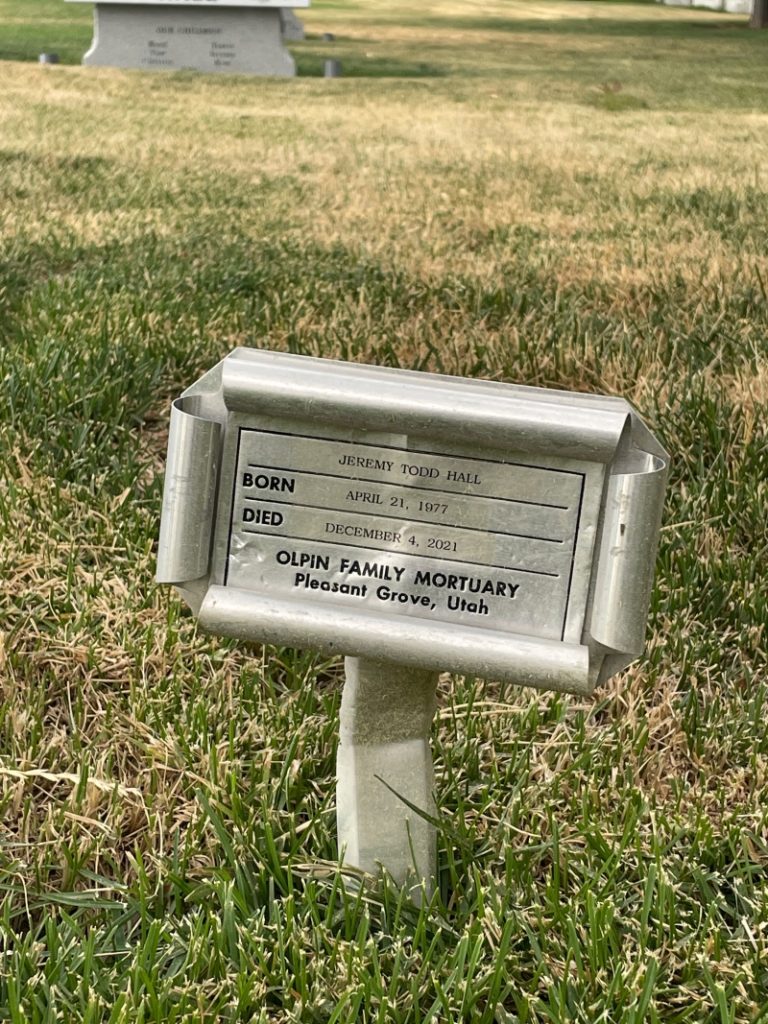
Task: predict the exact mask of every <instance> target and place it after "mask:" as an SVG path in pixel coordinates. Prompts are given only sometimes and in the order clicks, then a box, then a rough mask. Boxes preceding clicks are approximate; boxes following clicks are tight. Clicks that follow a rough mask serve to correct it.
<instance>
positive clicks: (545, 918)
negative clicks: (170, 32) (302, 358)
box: [0, 0, 768, 1024]
mask: <svg viewBox="0 0 768 1024" xmlns="http://www.w3.org/2000/svg"><path fill="white" fill-rule="evenodd" d="M480 7H481V5H478V4H474V3H471V2H470V0H444V2H437V0H432V2H426V3H423V4H420V5H415V4H413V3H409V4H406V3H405V2H403V0H396V2H392V3H388V2H386V0H356V2H352V0H350V2H341V0H339V2H334V3H322V2H317V3H315V4H314V6H313V7H312V9H311V10H310V11H308V12H306V14H303V15H302V16H303V17H304V20H305V22H306V26H307V29H308V33H309V35H308V39H307V40H306V42H304V43H301V44H297V45H296V46H295V47H292V49H293V50H294V53H295V54H296V56H297V60H298V64H299V69H300V71H301V72H302V76H303V77H301V78H299V79H296V80H293V81H267V80H259V79H247V78H241V77H233V78H225V77H216V78H213V77H205V76H197V75H194V74H190V73H177V74H163V73H154V74H145V73H141V72H126V71H117V70H111V69H88V68H82V67H80V66H77V61H78V60H79V58H80V56H81V55H82V53H83V52H84V50H85V49H86V48H87V46H88V43H89V41H90V9H89V8H88V7H87V6H85V7H84V6H82V5H71V6H70V5H65V4H64V3H62V2H59V0H34V2H32V0H26V2H24V0H0V58H2V60H1V61H0V380H2V382H3V390H2V394H3V405H2V413H1V414H0V453H2V466H3V471H2V474H1V475H0V578H1V579H2V586H1V587H0V687H1V690H0V698H1V700H0V897H1V900H2V902H1V903H0V1019H2V1020H8V1021H11V1022H14V1024H22V1022H28V1021H30V1022H41V1024H43V1022H53V1021H59V1020H61V1021H66V1022H81V1021H82V1022H89V1024H95V1022H101V1021H110V1022H144V1024H147V1022H158V1024H159V1022H169V1021H172V1022H190V1024H191V1022H199V1021H204V1022H213V1021H219V1020H221V1021H248V1022H258V1024H261V1022H264V1024H266V1022H269V1024H272V1022H279V1024H283V1022H285V1024H288V1022H306V1024H310V1022H318V1024H320V1022H322V1024H358V1022H362V1024H374V1022H377V1024H385V1022H386V1024H390V1022H393V1024H406V1022H408V1024H426V1022H428V1021H432V1022H461V1021H469V1022H477V1024H566V1022H569V1024H570V1022H577V1024H597V1022H605V1024H644V1022H647V1024H660V1022H664V1024H673V1022H674V1024H759V1022H761V1021H768V880H767V876H766V871H767V870H768V803H767V802H766V797H765V794H766V786H767V785H768V735H767V734H766V718H767V716H768V656H767V654H766V647H767V645H768V637H767V635H766V631H767V624H768V586H767V585H766V575H767V574H766V565H767V564H768V527H767V526H766V518H767V516H766V508H768V483H767V482H766V481H767V480H768V432H767V431H766V419H767V417H768V357H767V350H768V342H767V340H766V338H767V332H768V295H767V294H766V289H767V288H768V193H767V192H766V185H767V183H768V76H767V75H766V73H765V68H766V62H767V61H768V32H763V33H760V32H754V31H750V30H748V29H747V27H746V18H738V17H732V16H728V15H722V14H714V13H712V12H705V11H694V10H690V9H685V10H683V9H674V8H664V7H657V6H655V5H650V4H649V5H645V4H644V5H640V4H638V5H632V4H624V3H612V4H611V3H597V2H589V0H573V2H566V0H539V2H532V3H530V4H523V3H521V2H517V0H495V2H494V0H491V2H489V3H487V4H483V5H482V14H479V13H478V11H479V9H480ZM326 31H329V32H333V33H334V34H335V35H336V37H337V39H336V41H335V42H324V41H322V39H321V36H322V33H323V32H326ZM53 49H55V50H57V51H58V52H59V53H60V54H61V56H62V59H63V60H64V61H65V62H67V63H65V64H63V65H61V66H58V67H40V66H38V65H37V64H36V63H34V62H35V61H36V59H37V54H38V53H39V52H41V51H42V50H53ZM326 56H338V57H339V58H340V59H341V61H342V64H343V67H344V71H345V77H343V78H341V79H336V80H323V79H320V78H318V77H317V76H318V75H319V73H320V69H321V67H322V61H323V59H324V57H326ZM313 76H314V77H313ZM236 345H253V346H263V347H275V348H280V349H286V350H289V351H292V352H298V353H307V354H312V355H327V356H333V357H341V358H345V359H352V360H360V361H366V362H375V363H381V364H385V365H389V366H403V367H406V368H416V369H425V370H436V371H442V372H448V373H456V374H462V375H469V376H477V377H486V378H491V379H496V380H507V381H513V382H520V383H525V384H533V385H539V386H545V387H550V386H551V387H562V388H572V389H576V390H588V391H596V392H601V393H606V394H617V395H622V396H624V397H626V398H627V399H629V400H630V401H632V402H633V403H635V405H636V406H637V407H638V409H639V410H640V411H641V413H642V415H643V416H644V417H645V418H646V420H647V421H648V422H649V424H650V425H651V427H652V429H653V430H654V431H656V432H657V434H658V436H659V437H660V439H661V440H662V441H663V443H664V444H665V445H666V446H667V448H668V449H669V450H670V452H671V453H672V456H673V476H672V480H671V485H670V497H669V502H668V509H667V515H666V520H665V526H664V530H663V534H662V544H661V550H660V555H659V562H658V574H657V587H656V590H655V594H654V598H653V604H652V616H651V624H650V628H649V633H648V645H647V652H646V655H645V656H644V657H643V658H642V659H641V660H639V661H638V662H637V663H636V664H635V665H634V666H633V667H632V668H631V669H630V670H629V671H627V672H626V673H624V674H623V675H622V676H621V677H619V678H617V679H615V680H613V681H612V682H611V683H610V684H609V685H607V686H605V687H604V688H602V689H601V690H600V691H598V693H597V694H596V696H595V698H594V699H590V700H588V701H584V700H578V699H576V698H569V697H563V696H558V695H547V694H541V693H536V692H532V691H527V690H516V689H510V688H503V687H501V686H499V685H498V684H496V683H494V682H493V681H481V680H475V679H469V678H468V679H461V678H457V679H449V678H447V677H446V678H445V679H444V681H443V682H442V684H441V688H440V711H439V714H438V716H437V719H436V722H435V728H434V737H433V743H434V750H435V757H436V771H437V800H438V805H439V813H440V816H441V819H442V820H443V821H444V822H445V827H444V828H443V829H442V830H441V832H440V837H439V864H440V872H441V878H440V887H439V892H438V893H437V894H436V896H435V898H434V900H433V901H432V902H431V903H430V904H428V905H425V906H423V907H421V908H417V907H414V906H413V905H412V904H410V903H409V902H408V901H407V900H406V899H404V898H403V897H402V896H401V895H400V894H399V893H398V892H397V890H396V889H395V888H394V887H393V886H392V885H390V884H387V883H386V882H385V883H376V882H371V883H370V884H367V885H365V886H364V887H363V888H362V889H360V890H356V889H355V888H354V887H348V886H345V876H344V875H343V874H342V873H340V871H339V870H338V868H337V866H336V861H337V849H336V843H335V823H334V758H335V748H336V743H337V732H338V707H339V698H340V685H341V665H340V663H339V662H338V661H329V660H326V659H322V658H320V657H318V656H315V655H313V654H311V653H306V652H297V651H294V650H289V649H274V648H261V647H256V646H248V645H245V644H238V643H235V642H231V641H226V640H221V639H215V638H210V637H207V636H204V635H202V634H201V633H199V632H198V631H197V630H196V628H195V624H194V622H193V620H192V619H191V617H190V616H189V615H188V614H186V613H185V612H184V610H183V609H182V608H181V606H180V602H179V601H178V600H177V598H176V597H175V596H174V595H173V594H171V593H169V592H168V590H167V589H166V588H159V587H157V586H156V585H155V584H154V582H153V571H154V549H155V544H156V538H157V532H158V514H159V506H160V496H161V488H162V467H163V458H164V452H165V441H166V429H167V421H168V406H169V401H170V399H171V398H172V397H174V396H175V395H176V394H177V393H178V392H179V391H180V390H181V389H182V388H183V387H184V386H186V385H187V384H189V383H191V382H192V381H194V380H195V379H196V377H197V376H198V375H199V374H200V373H201V372H202V371H203V370H205V369H207V368H208V367H210V366H211V365H213V363H214V362H215V361H216V360H218V359H219V358H220V357H222V356H223V355H224V354H225V353H227V352H228V351H229V350H230V349H232V348H233V347H235V346H236Z"/></svg>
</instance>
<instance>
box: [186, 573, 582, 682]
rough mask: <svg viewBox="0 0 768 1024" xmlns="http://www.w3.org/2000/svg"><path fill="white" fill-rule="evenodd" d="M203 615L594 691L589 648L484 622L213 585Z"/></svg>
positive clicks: (230, 626) (282, 635) (207, 619)
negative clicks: (372, 610) (460, 622)
mask: <svg viewBox="0 0 768 1024" xmlns="http://www.w3.org/2000/svg"><path fill="white" fill-rule="evenodd" d="M198 621H199V623H200V625H201V626H202V628H203V629H205V630H207V631H208V632H210V633H215V634H217V635H224V636H231V637H236V638H239V639H241V640H253V641H257V642H258V643H274V644H287V645H288V646H293V647H305V648H311V649H313V650H319V651H323V652H325V653H328V654H347V655H354V656H357V657H364V658H373V659H377V660H380V661H381V660H385V661H394V662H397V663H398V664H401V665H409V666H411V667H413V668H422V669H431V670H435V671H450V672H457V673H460V674H463V675H478V676H482V677H485V678H488V679H499V680H505V681H507V682H512V683H516V684H518V685H519V686H533V687H536V688H537V689H542V690H561V691H564V692H567V693H579V694H588V693H590V692H591V691H592V682H591V680H590V672H589V649H588V648H587V647H585V646H581V645H579V644H564V643H552V642H550V641H547V640H538V639H536V638H534V637H527V636H518V635H515V634H512V633H499V632H495V631H493V630H486V629H474V628H473V629H467V628H457V627H456V626H454V625H453V624H451V623H448V622H433V621H423V620H416V619H410V618H406V617H404V616H402V617H401V616H395V615H381V614H377V615H375V616H373V615H368V614H366V613H365V612H360V611H356V610H350V609H346V608H342V607H335V608H328V609H326V608H320V607H318V606H317V605H314V604H312V603H311V602H309V601H302V600H300V599H284V600H276V599H274V598H270V597H263V596H261V595H259V594H257V593H252V592H251V591H247V590H240V589H237V588H235V587H221V586H210V587H208V589H207V591H206V593H205V597H204V598H203V601H202V606H201V608H200V612H199V617H198Z"/></svg>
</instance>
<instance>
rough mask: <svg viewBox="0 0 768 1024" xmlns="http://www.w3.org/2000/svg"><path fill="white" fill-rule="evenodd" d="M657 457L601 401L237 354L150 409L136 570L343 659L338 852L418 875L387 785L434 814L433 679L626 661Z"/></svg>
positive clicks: (208, 616)
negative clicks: (160, 464)
mask: <svg viewBox="0 0 768 1024" xmlns="http://www.w3.org/2000/svg"><path fill="white" fill-rule="evenodd" d="M668 461H669V460H668V456H667V453H666V452H665V451H664V449H663V448H662V447H661V445H659V443H658V442H657V441H656V440H655V438H654V437H653V435H652V434H651V433H650V432H649V431H648V429H647V428H646V427H645V425H644V424H643V423H642V421H641V420H640V418H639V417H638V415H637V413H636V412H635V411H634V409H632V407H631V406H630V405H629V404H628V403H627V402H625V401H624V400H622V399H617V398H605V397H601V396H593V395H582V394H573V393H569V392H560V391H550V390H543V389H537V388H527V387H518V386H514V385H506V384H498V383H494V382H488V381H475V380H464V379H462V378H455V377H444V376H440V375H436V374H424V373H414V372H410V371H402V370H393V369H388V368H382V367H372V366H364V365H359V364H350V363H342V362H336V361H333V360H324V359H314V358H309V357H304V356H292V355H286V354H283V353H276V352H269V351H262V350H256V349H238V350H235V351H234V352H232V353H231V354H230V355H229V356H227V357H226V359H224V360H223V361H222V362H221V363H219V364H218V365H217V366H216V367H214V368H213V369H212V370H211V371H209V372H208V373H207V374H205V376H204V377H202V378H201V379H200V380H199V381H198V382H197V383H196V384H194V385H192V387H190V388H188V389H187V390H186V391H185V392H184V394H183V395H182V396H181V398H179V399H178V400H177V401H176V402H174V404H173V408H172V413H171V428H170V436H169V442H168V463H167V469H166V481H165V493H164V499H163V514H162V523H161V531H160V542H159V549H158V567H157V579H158V581H159V582H161V583H172V584H173V585H175V586H176V587H177V588H178V590H179V592H180V593H181V595H182V596H183V597H184V599H185V601H186V602H187V603H188V604H189V605H190V607H191V608H192V609H193V611H194V612H195V613H196V614H197V616H198V619H199V621H200V624H201V625H202V626H203V628H205V629H206V630H208V631H210V632H212V633H218V634H224V635H227V636H233V637H239V638H242V639H246V640H253V641H258V642H266V643H277V644H287V645H292V646H297V647H309V648H315V649H318V650H321V651H325V652H328V653H332V654H344V655H347V656H348V660H347V684H346V686H345V692H344V697H343V702H342V719H341V729H342V737H341V746H340V750H339V789H338V819H339V841H340V846H342V845H344V846H346V850H347V856H348V858H349V859H350V860H351V861H353V862H354V863H356V864H357V865H358V866H360V867H363V868H366V869H369V870H375V868H376V865H377V863H380V862H383V863H384V864H386V866H387V867H388V868H389V869H390V870H391V871H392V873H393V874H395V876H396V877H398V878H400V879H403V880H404V879H405V878H406V877H407V875H408V873H409V868H413V869H414V870H415V872H416V876H417V877H419V876H421V877H422V878H426V879H429V878H430V877H433V875H434V833H433V830H432V826H431V825H429V824H428V822H427V821H426V819H423V818H420V817H419V816H418V815H415V814H414V813H413V812H410V811H408V810H407V803H404V802H403V801H402V800H399V797H398V796H397V795H396V794H399V796H400V797H404V798H405V800H406V801H408V802H410V803H411V804H414V805H415V806H417V807H420V808H423V809H424V810H425V811H426V812H427V813H428V814H429V813H431V810H432V809H433V805H432V803H431V779H432V765H431V757H430V754H429V722H430V720H431V717H432V708H433V706H434V689H435V685H436V681H437V673H438V672H439V671H445V670H448V671H452V672H457V673H462V674H473V675H479V676H483V677H489V678H495V679H501V680H507V681H509V682H512V683H517V684H521V685H526V686H534V687H538V688H541V689H553V690H561V691H565V692H571V693H579V694H589V693H591V691H592V690H593V689H594V687H595V686H596V685H598V683H601V682H603V681H604V680H606V679H607V678H609V677H610V676H611V675H613V674H615V673H616V672H618V671H619V670H620V669H622V668H624V667H625V666H626V665H628V664H629V663H630V662H631V661H633V660H634V659H635V658H636V657H637V656H638V655H639V654H640V653H641V652H642V649H643V639H644V633H645V623H646V618H647V611H648V603H649V600H650V592H651V586H652V581H653V568H654V559H655V551H656V545H657V540H658V532H659V526H660V520H661V511H662V504H663V496H664V490H665V485H666V477H667V472H668ZM409 474H414V476H411V475H409ZM297 480H298V481H299V484H298V487H297V484H296V481H297ZM257 483H258V484H259V485H261V486H262V488H266V490H264V489H262V490H258V489H257V486H256V484H257ZM348 485H350V487H352V489H349V490H348V491H347V492H346V496H345V493H344V492H345V489H346V488H347V486H348ZM270 486H271V487H272V490H273V492H274V493H270V491H269V488H270ZM297 491H298V493H297ZM302 495H308V496H309V498H308V500H307V499H304V498H302ZM433 499H434V500H433ZM373 502H378V503H379V504H378V507H376V506H374V507H370V505H369V504H366V503H373ZM385 504H386V505H387V506H388V507H386V508H385V507H384V505H385ZM417 508H418V509H419V510H424V509H427V510H429V511H428V512H424V511H418V512H417V511H416V509H417ZM444 510H445V511H444ZM406 513H407V514H406ZM428 516H429V518H427V517H428ZM441 516H443V520H444V521H443V520H441V518H440V517H441ZM451 517H453V518H451ZM449 520H450V521H449ZM286 524H287V526H286ZM377 524H378V525H377ZM350 535H351V537H352V539H351V540H350V539H349V538H350ZM372 536H373V537H375V538H376V540H375V543H374V542H371V541H370V540H369V538H370V537H372ZM361 540H362V542H361V543H358V541H361ZM427 544H430V545H432V547H430V548H429V550H427ZM310 552H311V553H310ZM281 559H282V562H281V561H280V560H281ZM286 560H289V561H288V562H286ZM290 560H292V561H290ZM302 561H304V562H306V565H310V564H311V566H312V571H309V570H306V565H302V564H300V563H301V562H302ZM296 570H298V571H296ZM305 570H306V571H305ZM363 573H376V574H377V575H376V577H375V578H373V579H371V578H366V579H365V580H363V579H362V576H361V574H363ZM355 574H357V575H355ZM403 580H405V581H408V580H410V581H411V582H410V583H407V582H406V583H402V581H403ZM384 581H386V582H384ZM413 581H417V582H419V584H420V585H419V586H416V585H414V583H413ZM424 581H427V583H425V582H424ZM395 582H397V583H402V586H401V587H400V589H399V590H397V589H395ZM321 587H322V588H324V589H322V590H321V589H320V588H321ZM469 587H475V588H476V593H477V594H478V595H479V596H474V595H473V594H471V593H470V592H469V590H468V589H467V588H469ZM334 588H335V589H334ZM393 592H394V593H395V597H392V594H393ZM380 595H385V596H384V597H381V596H380ZM483 595H490V596H487V597H486V596H483ZM399 601H403V602H404V604H403V605H401V604H399V603H398V602H399ZM404 673H405V674H404ZM382 694H385V695H389V696H387V697H385V698H384V700H383V703H382V696H381V695H382ZM387 774H389V776H390V777H391V779H392V780H394V782H388V783H387V785H384V784H383V783H381V782H380V781H378V779H377V776H378V777H379V779H384V781H385V782H387V779H386V776H387ZM393 791H395V792H394V793H393ZM393 801H394V802H393ZM398 811H399V813H398ZM404 828H407V829H408V830H409V834H408V835H406V834H405V833H404V832H403V829H404ZM393 837H396V838H395V839H394V840H393ZM406 840H407V841H406ZM430 850H431V851H432V853H430V852H429V851H430Z"/></svg>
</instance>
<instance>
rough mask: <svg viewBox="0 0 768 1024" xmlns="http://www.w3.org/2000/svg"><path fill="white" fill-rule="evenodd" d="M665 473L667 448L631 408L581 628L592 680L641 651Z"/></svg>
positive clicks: (612, 671)
mask: <svg viewBox="0 0 768 1024" xmlns="http://www.w3.org/2000/svg"><path fill="white" fill-rule="evenodd" d="M668 472H669V456H668V454H667V452H666V451H665V450H664V449H663V448H662V446H661V445H660V444H659V443H658V441H657V440H656V439H655V438H654V437H653V435H652V434H651V432H650V431H649V430H648V428H647V427H646V426H645V425H644V424H643V423H642V421H641V420H640V419H639V417H638V416H637V414H636V413H634V411H633V414H632V422H631V426H630V428H629V429H628V430H627V434H626V436H625V438H624V439H623V440H622V445H621V450H620V453H619V456H618V457H617V459H616V462H615V464H614V465H613V466H612V467H611V475H610V476H609V477H608V480H607V482H606V488H605V497H604V504H603V518H602V528H601V537H600V546H599V551H598V555H597V567H596V570H595V571H594V577H593V582H592V595H593V596H592V602H591V608H590V613H589V618H588V622H587V630H586V632H587V633H588V635H589V637H590V638H591V640H592V641H593V646H595V647H597V652H599V653H597V652H595V653H596V654H597V657H594V656H593V664H594V668H595V684H597V683H603V682H605V681H606V680H607V679H609V678H610V677H611V676H612V675H615V673H616V672H619V671H620V670H621V669H622V668H625V667H626V666H627V665H629V664H631V662H632V661H634V660H635V658H637V657H638V656H639V655H640V654H642V652H643V649H644V646H645V633H646V625H647V618H648V606H649V604H650V600H651V592H652V590H653V579H654V570H655V563H656V550H657V547H658V542H659V532H660V528H661V518H662V513H663V508H664V492H665V489H666V483H667V475H668Z"/></svg>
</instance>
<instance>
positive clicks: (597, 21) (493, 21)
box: [404, 0, 768, 38]
mask: <svg viewBox="0 0 768 1024" xmlns="http://www.w3.org/2000/svg"><path fill="white" fill-rule="evenodd" d="M614 2H615V3H616V4H618V3H620V0H614ZM703 13H704V12H702V14H703ZM716 18H717V12H713V17H712V20H711V21H709V20H707V21H705V20H702V21H689V20H685V19H683V18H680V19H677V20H672V19H667V18H665V19H656V18H654V19H651V18H648V19H647V20H634V19H629V18H626V19H625V18H559V19H554V18H553V19H543V18H542V19H538V18H528V19H526V18H498V17H453V18H451V17H440V16H436V17H431V18H428V19H427V18H418V17H417V18H407V19H404V23H405V24H408V25H410V26H422V27H423V28H425V29H428V28H432V29H440V30H444V29H450V30H453V31H462V32H472V31H482V32H503V33H508V34H510V35H532V36H538V35H563V36H616V37H622V36H637V37H648V38H654V37H665V38H666V37H670V38H690V37H691V36H699V35H706V37H707V38H711V35H712V32H713V30H715V31H719V32H723V33H726V34H727V35H728V36H729V37H730V36H731V35H733V33H734V32H736V33H739V34H742V35H744V36H746V37H748V38H755V37H759V36H760V33H759V32H751V30H750V29H749V24H748V22H747V19H746V17H745V19H744V21H743V22H736V21H721V20H716ZM765 35H766V36H768V33H765Z"/></svg>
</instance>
